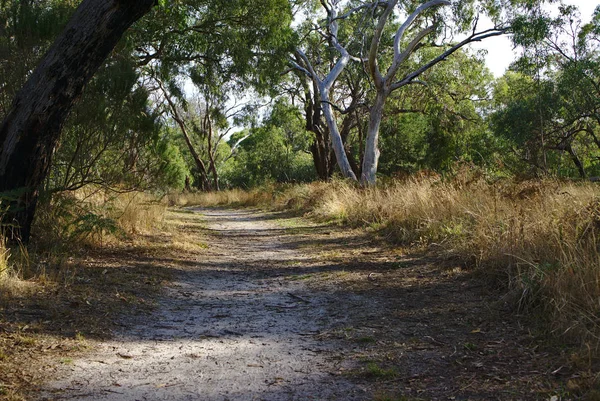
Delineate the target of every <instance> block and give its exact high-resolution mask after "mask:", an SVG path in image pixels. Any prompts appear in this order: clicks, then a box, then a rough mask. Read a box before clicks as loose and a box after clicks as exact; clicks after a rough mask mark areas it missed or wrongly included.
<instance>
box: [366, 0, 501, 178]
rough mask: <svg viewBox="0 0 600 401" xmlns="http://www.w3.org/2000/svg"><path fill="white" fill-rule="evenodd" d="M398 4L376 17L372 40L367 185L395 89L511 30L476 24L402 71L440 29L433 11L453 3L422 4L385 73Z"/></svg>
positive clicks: (393, 0) (399, 36)
mask: <svg viewBox="0 0 600 401" xmlns="http://www.w3.org/2000/svg"><path fill="white" fill-rule="evenodd" d="M398 5H399V1H397V0H390V1H388V2H386V3H385V5H384V6H383V7H384V10H383V12H382V13H381V14H380V15H378V16H376V17H375V18H376V25H375V29H374V31H373V34H372V36H371V38H370V41H369V42H370V43H369V47H368V53H367V61H366V65H367V70H368V72H369V76H370V78H371V80H372V82H373V84H374V87H375V98H374V100H373V103H372V105H371V108H370V112H369V126H368V132H367V139H366V146H365V157H364V159H363V166H362V175H361V183H362V184H363V185H374V184H375V181H376V173H377V166H378V161H379V156H380V151H379V146H378V143H379V127H380V124H381V120H382V117H383V110H384V107H385V104H386V101H387V100H388V98H389V96H390V95H391V94H392V92H394V91H396V90H399V89H401V88H403V87H405V86H407V85H411V84H423V82H422V81H419V80H418V78H419V77H420V76H421V75H422V74H423V73H424V72H426V71H427V70H429V69H431V68H432V67H434V66H435V65H437V64H438V63H440V62H442V61H444V60H446V59H447V58H448V57H450V56H451V55H452V54H453V53H455V52H456V51H458V50H459V49H461V48H463V47H464V46H466V45H468V44H469V43H472V42H477V41H481V40H483V39H486V38H489V37H492V36H498V35H502V34H504V33H506V32H507V31H508V27H506V26H498V25H496V26H494V27H493V28H490V29H485V30H482V31H477V24H476V23H475V26H474V27H472V28H471V30H470V32H469V33H468V34H467V36H466V37H465V38H464V39H462V40H460V41H458V42H457V43H447V44H445V43H441V44H437V46H440V47H442V48H443V49H445V50H443V51H442V52H441V53H440V54H438V55H437V56H435V57H432V58H430V59H424V60H423V61H421V62H420V63H419V64H420V65H419V66H417V67H416V68H414V69H409V70H407V71H406V70H405V71H401V67H403V66H404V65H405V64H406V61H407V60H408V59H409V58H410V57H411V56H412V55H413V54H414V53H416V52H417V51H418V50H419V49H420V48H422V47H425V46H424V44H423V43H424V40H425V39H426V38H427V37H428V36H431V35H432V34H434V33H436V31H437V30H438V29H439V28H440V26H439V22H438V20H439V18H440V17H441V16H440V15H439V14H433V15H428V13H429V12H430V10H432V9H437V8H439V7H441V6H449V5H452V3H451V2H450V1H448V0H431V1H428V2H426V3H424V4H421V5H419V6H418V7H416V8H415V9H414V10H413V11H412V12H409V13H408V16H407V17H406V19H405V20H404V22H403V23H402V24H401V25H400V26H399V27H398V29H397V30H396V32H395V35H394V40H393V45H392V50H391V51H392V57H391V61H390V62H388V63H387V64H388V66H387V68H386V69H385V72H382V68H381V66H382V65H383V63H381V62H380V58H381V49H380V47H381V40H382V35H383V32H384V28H385V25H386V24H387V23H388V20H389V19H390V17H391V16H392V15H393V13H394V10H395V8H396V7H397V6H398ZM459 5H460V4H459ZM409 10H410V9H409ZM468 19H469V18H467V21H460V22H462V25H463V26H466V22H468ZM419 20H420V21H419ZM417 22H420V23H417ZM411 31H412V32H411ZM413 32H414V33H413ZM407 34H410V38H406V36H407ZM399 72H401V75H400V76H399V77H398V73H399Z"/></svg>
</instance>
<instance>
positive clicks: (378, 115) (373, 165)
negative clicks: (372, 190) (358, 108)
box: [360, 91, 387, 187]
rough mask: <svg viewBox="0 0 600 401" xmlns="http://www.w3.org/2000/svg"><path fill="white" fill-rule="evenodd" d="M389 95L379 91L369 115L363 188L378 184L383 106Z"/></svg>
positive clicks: (362, 180) (361, 179) (362, 178)
mask: <svg viewBox="0 0 600 401" xmlns="http://www.w3.org/2000/svg"><path fill="white" fill-rule="evenodd" d="M386 98H387V94H386V93H385V92H384V91H377V97H376V98H375V103H374V104H373V107H371V111H370V113H369V129H368V131H367V144H366V146H365V156H364V158H363V165H362V175H361V177H360V183H361V184H362V185H363V186H365V187H366V186H372V185H375V183H376V179H377V178H376V175H377V164H378V163H379V126H380V125H381V119H382V117H383V106H384V105H385V100H386Z"/></svg>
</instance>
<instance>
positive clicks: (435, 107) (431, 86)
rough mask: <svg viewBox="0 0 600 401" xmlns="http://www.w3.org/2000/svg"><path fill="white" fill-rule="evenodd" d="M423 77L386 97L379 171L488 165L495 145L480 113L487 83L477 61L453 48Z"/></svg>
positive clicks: (485, 71)
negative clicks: (450, 54)
mask: <svg viewBox="0 0 600 401" xmlns="http://www.w3.org/2000/svg"><path fill="white" fill-rule="evenodd" d="M434 52H436V50H434V51H432V53H433V54H435V53H434ZM409 68H410V67H409ZM425 80H426V82H427V83H428V85H427V87H423V86H414V85H413V86H410V87H407V88H404V89H403V90H402V91H401V92H400V93H398V94H397V95H396V96H395V97H394V98H392V99H390V101H389V104H388V106H387V110H386V115H387V117H386V118H384V119H383V121H382V127H381V160H380V164H381V166H380V169H379V171H380V172H381V173H384V174H386V175H393V174H395V173H397V172H399V171H400V172H405V173H410V172H414V171H416V170H419V169H432V170H437V171H446V170H448V169H450V168H452V167H453V166H454V165H455V164H456V163H457V162H473V163H476V164H486V163H488V162H489V161H490V159H492V158H493V157H494V152H495V149H496V147H495V144H494V139H493V138H492V137H491V135H490V132H489V130H488V129H487V127H486V125H485V121H484V119H483V118H482V116H481V114H482V111H483V110H484V108H485V106H486V102H487V101H486V98H487V91H488V87H489V85H490V83H491V74H490V73H489V71H488V70H487V69H486V68H485V67H484V66H483V63H482V61H481V59H480V58H479V57H477V56H474V55H472V54H470V53H468V52H466V51H459V52H457V53H456V54H455V55H454V56H453V57H452V58H450V59H449V60H448V61H446V63H444V64H442V65H439V66H436V68H434V69H432V70H431V71H429V72H428V73H427V74H426V76H425Z"/></svg>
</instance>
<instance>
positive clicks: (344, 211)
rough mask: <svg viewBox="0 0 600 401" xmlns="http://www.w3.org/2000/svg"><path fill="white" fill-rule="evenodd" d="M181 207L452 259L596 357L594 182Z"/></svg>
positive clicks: (383, 189)
mask: <svg viewBox="0 0 600 401" xmlns="http://www.w3.org/2000/svg"><path fill="white" fill-rule="evenodd" d="M180 200H181V199H180ZM183 203H184V204H192V203H194V204H200V205H204V206H209V205H236V206H240V205H241V206H261V207H268V208H275V209H280V210H281V209H288V210H289V209H292V210H296V211H298V212H301V213H304V214H306V215H308V216H310V217H312V218H315V219H318V220H321V221H331V222H335V223H338V224H340V225H344V226H351V227H364V228H369V229H373V230H377V231H378V232H379V233H381V234H382V235H383V236H385V238H386V239H387V240H389V241H392V242H394V243H399V244H403V245H409V246H412V247H415V248H418V249H421V250H422V249H428V250H432V251H435V252H436V253H437V254H438V255H439V254H442V255H444V256H447V257H450V258H452V259H458V260H460V261H462V262H463V263H464V264H466V265H468V266H471V267H475V268H477V269H479V271H480V272H482V273H483V274H485V275H487V276H489V277H490V278H491V279H493V280H494V282H495V283H500V284H501V285H503V286H504V287H505V289H506V292H507V294H508V295H507V297H506V299H508V300H510V301H511V302H512V304H513V305H514V306H515V307H516V308H518V309H519V310H520V311H521V312H523V311H529V312H530V313H538V312H539V311H541V312H542V313H541V314H539V315H540V316H545V317H546V319H547V321H548V324H549V325H550V327H551V329H552V330H553V332H554V333H555V334H558V335H561V336H562V335H565V336H570V337H571V338H573V339H576V340H578V341H580V342H581V344H582V345H583V346H584V347H585V348H587V349H591V351H592V353H593V354H595V355H598V354H599V347H600V302H599V301H598V300H599V299H600V243H599V241H598V239H599V237H600V186H598V184H596V183H577V182H568V181H558V180H552V179H546V180H535V181H521V182H517V181H514V180H505V181H495V182H490V181H488V180H486V179H485V177H484V176H483V175H481V174H478V173H470V172H466V171H465V172H463V173H462V174H459V175H457V176H456V177H453V178H452V179H442V178H441V177H439V176H433V177H432V176H428V177H420V178H419V177H413V178H411V179H408V180H404V181H399V180H397V181H390V182H387V183H385V184H383V185H380V186H377V187H375V188H360V187H358V186H355V185H353V184H351V183H347V182H342V181H333V182H330V183H312V184H305V185H298V186H288V187H283V188H277V189H275V190H274V189H273V188H272V187H267V188H258V189H254V190H252V191H249V192H243V191H240V190H234V191H224V192H222V193H211V194H195V195H193V196H190V195H185V200H184V201H183Z"/></svg>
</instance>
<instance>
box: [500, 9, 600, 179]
mask: <svg viewBox="0 0 600 401" xmlns="http://www.w3.org/2000/svg"><path fill="white" fill-rule="evenodd" d="M598 16H599V12H598V11H597V12H596V14H595V16H594V18H593V19H592V21H591V22H590V23H588V24H583V23H582V21H581V17H580V15H579V13H578V10H577V8H576V7H574V6H560V7H559V9H558V15H554V16H553V15H551V14H550V12H549V11H547V10H543V9H541V8H540V7H537V8H535V9H533V10H531V17H530V18H527V19H525V18H521V20H520V21H519V23H518V24H515V29H514V30H515V41H516V43H517V44H519V45H520V46H521V47H522V49H523V55H522V57H521V58H520V59H519V60H518V61H517V62H516V63H515V65H514V66H513V70H515V71H513V72H510V73H507V74H506V75H505V76H504V77H503V78H502V79H500V80H499V81H498V83H497V84H496V86H495V93H494V102H495V110H494V113H493V114H492V115H491V118H490V122H491V124H492V128H493V129H494V131H495V132H496V134H497V135H498V136H499V137H501V138H504V139H505V140H507V143H508V144H509V146H510V150H511V152H512V153H513V154H514V155H515V156H516V157H518V158H519V159H520V160H521V161H522V162H523V163H525V166H526V167H529V168H530V169H531V171H530V173H531V174H534V175H538V174H548V173H551V172H557V173H560V174H561V175H579V176H580V177H582V178H585V177H586V176H588V175H589V174H599V173H600V158H599V157H598V151H599V150H600V140H599V138H600V136H599V135H598V130H599V129H600V128H599V127H600V118H599V117H600V113H599V111H600V101H599V100H598V99H599V96H600V52H599V50H600V48H599V47H598V43H599V38H600V28H598V27H599V26H600V23H599V19H598ZM531 21H534V23H532V22H531ZM563 156H566V158H567V162H566V163H563Z"/></svg>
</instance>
